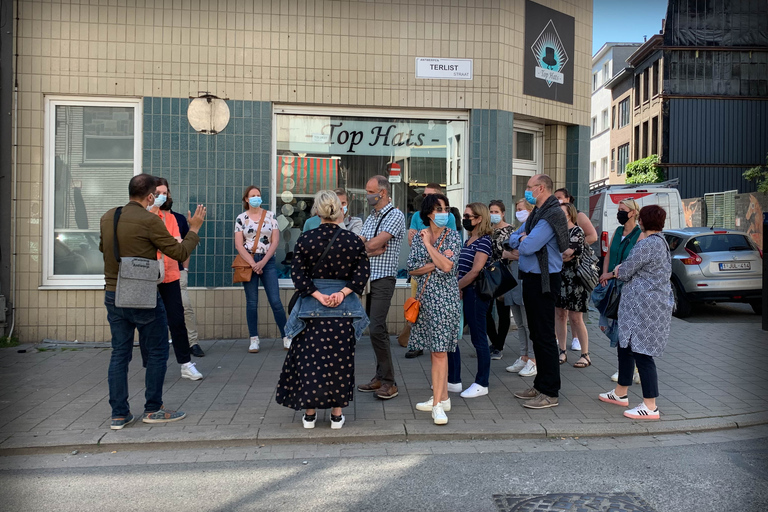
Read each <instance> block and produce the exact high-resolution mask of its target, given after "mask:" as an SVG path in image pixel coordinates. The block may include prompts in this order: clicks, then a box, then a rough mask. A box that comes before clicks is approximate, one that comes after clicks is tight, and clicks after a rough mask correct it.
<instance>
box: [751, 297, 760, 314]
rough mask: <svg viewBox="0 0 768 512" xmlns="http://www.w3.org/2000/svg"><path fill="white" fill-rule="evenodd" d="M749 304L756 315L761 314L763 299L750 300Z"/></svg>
mask: <svg viewBox="0 0 768 512" xmlns="http://www.w3.org/2000/svg"><path fill="white" fill-rule="evenodd" d="M749 305H750V306H752V311H754V312H755V314H756V315H762V314H763V301H762V300H760V299H758V300H751V301H749Z"/></svg>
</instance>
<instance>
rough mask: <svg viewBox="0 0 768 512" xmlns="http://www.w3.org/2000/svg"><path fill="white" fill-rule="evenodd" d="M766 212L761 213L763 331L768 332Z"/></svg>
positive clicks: (767, 221)
mask: <svg viewBox="0 0 768 512" xmlns="http://www.w3.org/2000/svg"><path fill="white" fill-rule="evenodd" d="M766 251H768V212H763V330H764V331H768V263H767V262H766V260H765V258H766V256H768V254H766Z"/></svg>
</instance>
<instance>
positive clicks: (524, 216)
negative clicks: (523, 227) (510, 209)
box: [515, 210, 529, 222]
mask: <svg viewBox="0 0 768 512" xmlns="http://www.w3.org/2000/svg"><path fill="white" fill-rule="evenodd" d="M528 214H529V212H528V210H520V211H519V212H515V217H517V220H518V221H520V222H525V221H526V220H528Z"/></svg>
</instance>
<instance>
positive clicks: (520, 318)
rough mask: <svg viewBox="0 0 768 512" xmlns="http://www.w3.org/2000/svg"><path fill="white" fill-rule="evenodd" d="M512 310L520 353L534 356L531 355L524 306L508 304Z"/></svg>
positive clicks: (529, 336) (530, 343)
mask: <svg viewBox="0 0 768 512" xmlns="http://www.w3.org/2000/svg"><path fill="white" fill-rule="evenodd" d="M509 308H510V309H511V310H512V316H513V317H515V323H516V324H517V336H518V339H519V340H520V355H521V356H526V357H534V355H533V342H532V341H531V334H530V332H529V331H528V319H527V318H526V316H525V306H523V305H520V306H518V305H517V304H513V305H512V306H509Z"/></svg>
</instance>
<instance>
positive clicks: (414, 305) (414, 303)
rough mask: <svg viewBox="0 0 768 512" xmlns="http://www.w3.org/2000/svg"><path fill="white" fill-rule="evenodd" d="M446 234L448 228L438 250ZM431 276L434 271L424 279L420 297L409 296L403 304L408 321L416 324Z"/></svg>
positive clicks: (438, 247)
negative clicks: (422, 297)
mask: <svg viewBox="0 0 768 512" xmlns="http://www.w3.org/2000/svg"><path fill="white" fill-rule="evenodd" d="M446 236H448V229H447V228H446V229H445V230H443V236H442V238H441V239H440V243H439V244H438V246H437V250H438V251H439V250H440V248H441V247H442V246H443V242H444V241H445V237H446ZM431 276H432V272H430V273H429V274H427V280H426V281H424V286H422V287H421V293H420V294H419V298H418V299H414V298H413V297H408V298H407V299H406V300H405V304H403V313H404V314H405V321H406V322H409V323H412V324H415V323H416V320H417V319H418V318H419V310H420V309H421V296H422V295H423V294H424V290H426V289H427V283H429V278H430V277H431Z"/></svg>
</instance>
